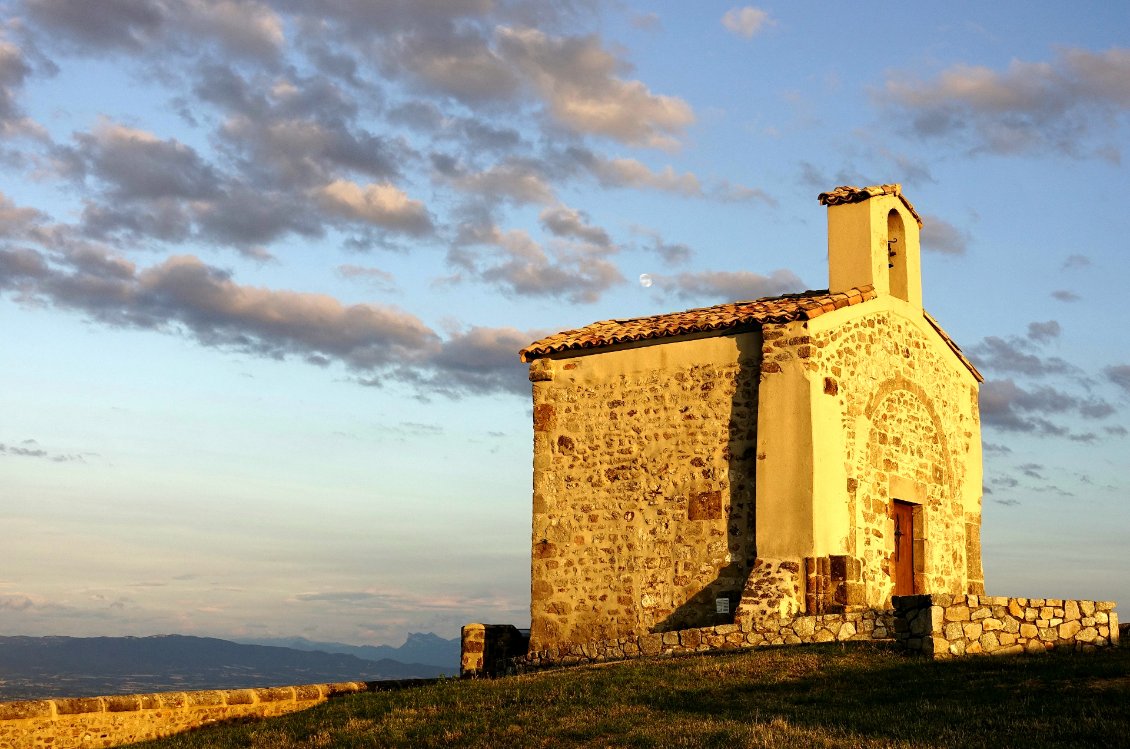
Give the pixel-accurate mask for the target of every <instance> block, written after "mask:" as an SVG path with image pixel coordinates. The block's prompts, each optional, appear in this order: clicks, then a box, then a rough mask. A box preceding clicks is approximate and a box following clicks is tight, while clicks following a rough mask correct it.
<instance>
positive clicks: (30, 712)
mask: <svg viewBox="0 0 1130 749" xmlns="http://www.w3.org/2000/svg"><path fill="white" fill-rule="evenodd" d="M50 717H51V702H50V700H26V701H22V702H0V720H29V719H31V718H50Z"/></svg>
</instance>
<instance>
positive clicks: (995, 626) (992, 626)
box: [981, 618, 1004, 632]
mask: <svg viewBox="0 0 1130 749" xmlns="http://www.w3.org/2000/svg"><path fill="white" fill-rule="evenodd" d="M981 628H982V629H984V630H985V631H986V632H995V631H997V630H1000V629H1004V622H1002V621H1001V620H1000V619H993V618H989V619H985V620H983V621H982V622H981Z"/></svg>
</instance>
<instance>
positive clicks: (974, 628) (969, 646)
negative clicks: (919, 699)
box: [892, 594, 1119, 658]
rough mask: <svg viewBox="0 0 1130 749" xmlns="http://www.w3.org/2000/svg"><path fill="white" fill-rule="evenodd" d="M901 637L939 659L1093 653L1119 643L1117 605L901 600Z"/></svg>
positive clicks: (906, 643) (990, 598)
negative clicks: (1059, 650)
mask: <svg viewBox="0 0 1130 749" xmlns="http://www.w3.org/2000/svg"><path fill="white" fill-rule="evenodd" d="M892 602H893V603H894V606H895V611H896V621H895V626H896V637H897V638H898V641H899V643H900V644H902V645H903V647H905V648H906V649H907V650H910V651H914V652H923V653H926V654H927V655H930V656H932V657H934V658H950V657H953V656H960V655H977V654H982V653H983V654H990V655H1012V654H1019V653H1026V652H1027V653H1042V652H1044V651H1046V650H1052V649H1054V648H1070V649H1072V650H1080V651H1093V650H1097V649H1099V648H1106V647H1111V646H1115V645H1118V640H1119V636H1118V635H1119V629H1118V613H1117V612H1115V610H1114V606H1115V604H1114V602H1113V601H1078V600H1061V599H1053V598H1005V597H1000V596H951V595H937V594H935V595H920V596H896V597H895V598H893V599H892Z"/></svg>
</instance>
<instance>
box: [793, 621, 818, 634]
mask: <svg viewBox="0 0 1130 749" xmlns="http://www.w3.org/2000/svg"><path fill="white" fill-rule="evenodd" d="M793 631H794V632H796V634H797V636H798V637H802V638H809V637H812V635H813V634H814V633H815V632H816V618H815V617H812V616H798V617H797V618H796V619H795V620H794V621H793Z"/></svg>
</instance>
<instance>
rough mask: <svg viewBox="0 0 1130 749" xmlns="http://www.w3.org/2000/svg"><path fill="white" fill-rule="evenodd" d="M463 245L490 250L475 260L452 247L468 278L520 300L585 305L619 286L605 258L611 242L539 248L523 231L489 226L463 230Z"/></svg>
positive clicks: (612, 248) (565, 243)
mask: <svg viewBox="0 0 1130 749" xmlns="http://www.w3.org/2000/svg"><path fill="white" fill-rule="evenodd" d="M462 243H463V245H464V246H466V245H479V246H485V247H489V248H492V250H493V251H492V252H490V253H489V254H488V255H487V256H486V257H480V256H477V255H468V254H466V253H465V252H463V251H462V250H463V248H457V250H458V252H457V254H456V256H457V257H458V258H459V260H458V261H457V264H459V265H461V266H462V267H463V268H464V270H465V271H466V272H467V273H469V274H470V275H471V276H472V277H474V278H477V279H479V280H481V281H484V282H486V283H488V284H491V285H493V286H496V287H499V288H500V289H503V290H505V291H507V292H509V293H513V294H517V295H519V296H532V297H537V296H544V297H557V298H563V299H568V300H569V301H572V302H577V303H589V302H595V301H597V300H598V299H599V298H600V297H601V295H602V294H603V293H604V292H605V291H607V290H608V289H609V288H611V287H612V286H615V285H617V284H621V283H623V282H624V277H623V275H622V274H621V273H620V271H619V270H618V269H617V268H616V266H615V265H613V264H612V263H611V262H610V261H609V260H608V259H607V258H608V255H610V254H612V253H614V252H616V249H617V248H616V247H615V245H611V244H608V245H596V244H592V243H591V242H571V241H553V242H550V243H549V244H548V245H546V246H543V245H542V244H540V243H539V242H537V241H536V240H534V239H533V237H531V236H530V235H529V233H528V232H526V231H524V230H522V229H511V230H508V231H503V230H501V229H499V228H498V227H497V226H494V225H489V226H485V227H468V228H467V232H466V233H465V235H464V237H463V239H462ZM531 340H533V339H531ZM526 343H528V341H527V342H526ZM523 345H525V344H523Z"/></svg>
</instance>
